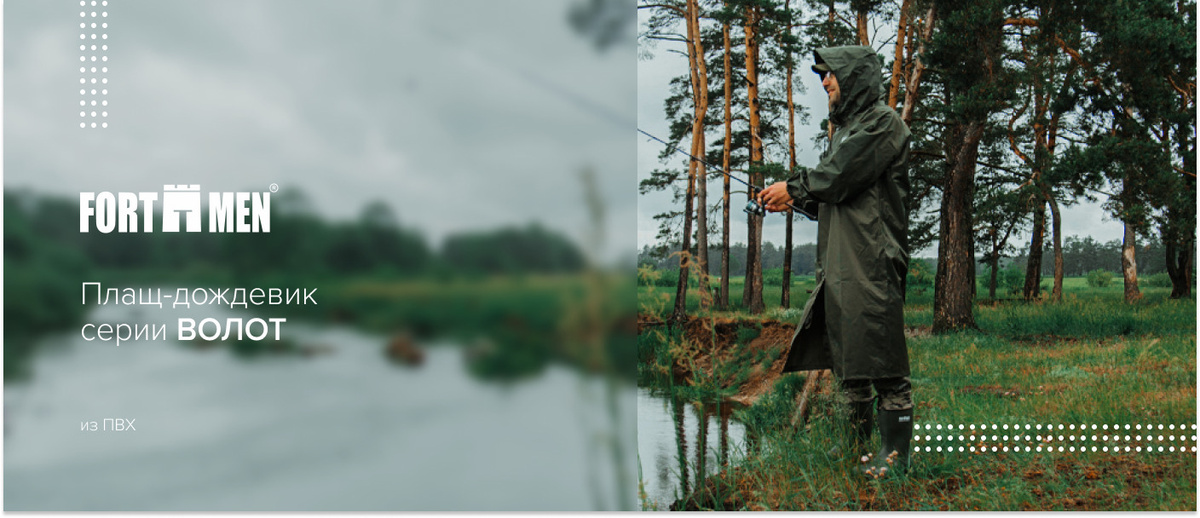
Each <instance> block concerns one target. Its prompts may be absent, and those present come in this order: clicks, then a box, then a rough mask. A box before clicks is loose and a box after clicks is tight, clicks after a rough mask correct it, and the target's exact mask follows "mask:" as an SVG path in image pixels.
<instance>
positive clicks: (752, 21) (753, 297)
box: [742, 7, 766, 314]
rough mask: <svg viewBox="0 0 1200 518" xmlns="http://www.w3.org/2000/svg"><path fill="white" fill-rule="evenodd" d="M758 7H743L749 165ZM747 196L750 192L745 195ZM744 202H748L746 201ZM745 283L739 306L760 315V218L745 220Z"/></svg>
mask: <svg viewBox="0 0 1200 518" xmlns="http://www.w3.org/2000/svg"><path fill="white" fill-rule="evenodd" d="M757 27H758V8H757V7H747V8H746V29H745V30H746V96H747V99H748V103H749V112H750V165H751V167H752V168H753V167H754V166H757V165H759V164H761V163H762V159H763V144H762V137H761V135H760V133H759V126H760V123H759V106H758V67H757V65H758V35H757ZM750 184H751V185H754V186H755V187H757V188H761V187H762V185H763V179H762V174H761V173H751V174H750ZM747 194H748V195H750V193H747ZM748 197H749V196H748ZM747 201H748V200H747ZM746 225H747V227H748V228H747V238H746V241H747V244H746V281H745V282H746V284H745V288H744V290H743V292H742V304H743V305H744V306H745V307H746V309H748V310H749V311H750V313H752V314H759V313H762V312H763V310H764V309H766V308H765V306H764V304H763V298H762V216H758V215H754V214H749V215H747V217H746Z"/></svg>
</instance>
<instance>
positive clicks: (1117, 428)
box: [913, 424, 1196, 453]
mask: <svg viewBox="0 0 1200 518" xmlns="http://www.w3.org/2000/svg"><path fill="white" fill-rule="evenodd" d="M913 430H914V434H913V441H914V442H924V443H931V442H932V443H938V442H940V443H943V444H945V446H942V445H928V444H927V445H926V446H924V447H922V446H914V447H913V452H914V453H916V452H921V451H922V450H923V451H925V452H971V453H975V452H980V453H983V452H1001V451H1004V452H1007V451H1013V452H1021V451H1025V452H1035V451H1036V452H1042V451H1047V452H1052V451H1060V452H1075V451H1080V452H1085V451H1103V452H1110V451H1111V452H1121V451H1125V452H1139V453H1140V452H1143V451H1145V452H1170V453H1174V452H1179V453H1196V425H1195V424H1192V425H1182V424H1181V425H1178V426H1177V425H1175V424H1166V425H1163V424H1159V425H1151V424H1147V425H1141V424H1138V425H1131V424H1124V425H1119V424H1116V425H1111V426H1110V425H1107V424H1104V425H1096V424H1093V425H1086V424H1081V425H1074V424H1070V425H1062V424H1060V425H1057V426H1056V425H1052V424H1049V425H1041V424H1036V425H1035V424H1025V425H1019V424H1014V425H1007V424H1003V425H998V424H991V425H987V424H981V425H978V426H976V425H974V424H972V425H964V424H958V425H954V424H950V425H940V424H927V425H924V426H922V425H919V424H914V425H913ZM1055 430H1057V431H1058V433H1057V434H1056V433H1055ZM1189 430H1190V433H1189ZM1089 432H1090V433H1089ZM988 440H991V441H993V442H997V441H1002V442H1009V441H1010V440H1011V441H1015V442H1019V441H1026V442H1030V441H1036V445H1031V444H1024V445H1017V444H1010V445H996V444H993V445H990V446H989V445H986V444H983V441H988ZM1131 440H1132V441H1137V442H1138V443H1142V442H1159V443H1163V442H1164V441H1165V442H1168V443H1171V442H1177V440H1178V442H1187V443H1188V444H1187V445H1179V446H1178V447H1177V446H1176V445H1174V444H1162V445H1158V446H1154V445H1147V446H1144V447H1143V446H1142V445H1141V444H1137V445H1123V446H1122V445H1116V444H1113V445H1110V444H1111V443H1109V441H1112V442H1117V441H1126V442H1128V441H1131ZM954 441H960V442H966V441H979V443H978V444H979V446H976V443H974V442H972V443H968V445H966V446H961V445H952V444H946V443H953V442H954ZM1056 441H1057V442H1058V443H1063V442H1080V441H1090V442H1093V443H1094V442H1096V441H1104V442H1105V443H1109V444H1104V445H1080V446H1078V447H1077V446H1075V445H1062V444H1060V445H1052V444H1051V443H1054V442H1056Z"/></svg>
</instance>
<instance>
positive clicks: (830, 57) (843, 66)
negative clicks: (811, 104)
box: [813, 45, 884, 126]
mask: <svg viewBox="0 0 1200 518" xmlns="http://www.w3.org/2000/svg"><path fill="white" fill-rule="evenodd" d="M813 57H814V58H815V60H816V63H817V65H815V66H813V71H817V70H818V67H819V66H820V65H822V64H824V65H826V66H828V67H829V69H830V70H832V71H833V76H834V77H836V78H837V82H838V88H840V89H841V99H840V100H839V102H838V103H837V104H836V105H834V106H833V111H832V112H830V114H829V118H830V120H832V121H833V123H834V124H837V125H839V126H841V125H844V124H846V122H847V121H848V120H850V118H851V117H853V116H855V115H857V114H859V113H861V112H862V111H864V110H866V109H867V108H869V107H871V105H873V104H875V102H876V101H879V100H881V99H882V98H883V93H884V91H883V73H882V72H880V69H881V68H882V67H883V62H882V61H880V60H879V56H878V55H876V54H875V49H872V48H871V47H866V46H861V45H860V46H852V47H827V48H823V49H817V50H814V51H813Z"/></svg>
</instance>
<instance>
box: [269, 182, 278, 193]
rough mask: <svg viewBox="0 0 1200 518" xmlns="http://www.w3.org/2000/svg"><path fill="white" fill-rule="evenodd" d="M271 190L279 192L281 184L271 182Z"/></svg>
mask: <svg viewBox="0 0 1200 518" xmlns="http://www.w3.org/2000/svg"><path fill="white" fill-rule="evenodd" d="M271 192H279V184H277V183H273V184H271Z"/></svg>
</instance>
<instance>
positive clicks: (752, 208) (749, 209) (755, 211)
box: [742, 198, 767, 216]
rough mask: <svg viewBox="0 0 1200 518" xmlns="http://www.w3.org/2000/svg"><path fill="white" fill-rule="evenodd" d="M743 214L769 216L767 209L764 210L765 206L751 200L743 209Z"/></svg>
mask: <svg viewBox="0 0 1200 518" xmlns="http://www.w3.org/2000/svg"><path fill="white" fill-rule="evenodd" d="M742 212H745V213H746V214H749V215H751V216H765V215H766V214H767V209H764V208H763V206H762V205H760V204H759V203H758V200H756V199H754V198H750V201H747V202H746V207H745V208H743V209H742Z"/></svg>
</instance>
